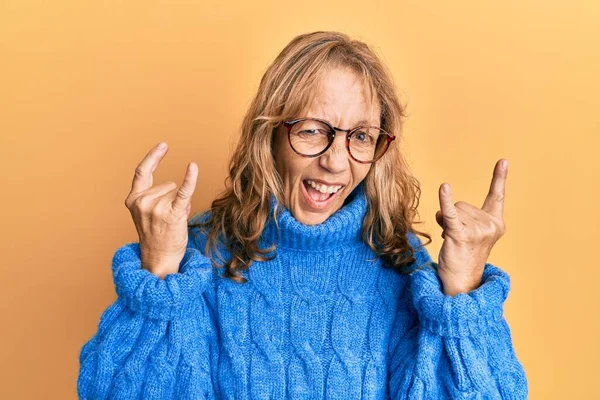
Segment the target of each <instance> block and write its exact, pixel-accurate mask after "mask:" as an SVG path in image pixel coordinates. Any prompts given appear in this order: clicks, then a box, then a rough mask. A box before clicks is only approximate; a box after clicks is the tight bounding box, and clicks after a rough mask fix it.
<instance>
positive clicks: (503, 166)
mask: <svg viewBox="0 0 600 400" xmlns="http://www.w3.org/2000/svg"><path fill="white" fill-rule="evenodd" d="M502 168H504V169H506V168H508V160H504V161H502Z"/></svg>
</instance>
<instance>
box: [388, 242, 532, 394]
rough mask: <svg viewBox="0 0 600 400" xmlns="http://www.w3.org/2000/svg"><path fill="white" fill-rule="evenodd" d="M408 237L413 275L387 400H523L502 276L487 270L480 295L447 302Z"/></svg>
mask: <svg viewBox="0 0 600 400" xmlns="http://www.w3.org/2000/svg"><path fill="white" fill-rule="evenodd" d="M409 237H410V239H409V243H411V245H412V246H413V248H415V259H416V261H415V265H416V266H417V268H416V269H415V270H414V272H412V273H411V274H410V275H409V276H408V281H407V284H406V286H405V289H406V290H404V295H403V298H402V303H403V304H404V305H403V306H401V307H399V308H398V315H397V317H396V321H395V324H396V325H399V326H400V327H401V328H400V329H398V328H397V327H395V328H396V329H395V332H396V333H398V335H397V336H398V337H397V338H395V347H394V348H393V350H391V362H390V377H389V379H390V381H389V385H390V395H391V398H392V399H407V398H410V399H446V398H447V399H466V398H469V399H526V398H527V395H528V383H527V378H526V375H525V371H524V369H523V366H522V365H521V363H520V362H519V360H518V359H517V357H516V354H515V351H514V348H513V345H512V339H511V333H510V329H509V326H508V324H507V322H506V320H505V318H504V315H503V305H504V301H505V300H506V298H507V296H508V292H509V288H510V279H509V276H508V274H507V273H506V272H504V271H502V270H501V269H500V268H498V267H496V266H494V265H492V264H489V263H486V264H485V269H484V273H483V277H482V281H481V282H482V283H481V286H480V287H478V288H477V289H475V290H473V291H471V292H469V293H460V294H458V295H456V296H454V297H452V296H448V295H445V294H444V293H443V288H442V282H441V280H440V278H439V276H438V274H437V263H435V262H433V261H432V259H431V257H430V255H429V253H428V252H427V250H426V249H425V248H424V247H423V246H422V244H421V242H420V240H419V239H418V238H417V237H416V235H413V234H412V233H411V234H410V235H409ZM430 267H433V268H430Z"/></svg>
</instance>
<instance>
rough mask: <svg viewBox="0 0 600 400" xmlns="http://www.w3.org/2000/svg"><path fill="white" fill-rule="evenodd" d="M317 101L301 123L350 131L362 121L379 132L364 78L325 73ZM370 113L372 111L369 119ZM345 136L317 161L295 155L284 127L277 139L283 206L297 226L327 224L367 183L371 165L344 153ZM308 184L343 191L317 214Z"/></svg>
mask: <svg viewBox="0 0 600 400" xmlns="http://www.w3.org/2000/svg"><path fill="white" fill-rule="evenodd" d="M320 82H321V84H320V85H319V87H318V89H317V92H316V95H315V98H314V101H313V102H312V104H310V106H309V109H308V111H307V113H306V114H305V115H299V116H298V118H302V117H313V118H320V119H324V120H326V121H328V122H329V123H331V124H332V125H333V126H335V127H338V128H341V129H350V128H354V127H356V126H358V125H364V123H359V122H360V121H363V120H364V121H368V125H372V126H380V120H379V115H380V112H381V111H380V110H381V108H380V106H379V105H378V104H377V105H374V107H373V108H372V110H369V103H368V97H367V94H366V92H365V90H364V86H363V84H362V82H361V79H360V77H359V76H358V75H357V74H356V73H354V72H353V71H351V70H349V69H342V68H333V69H330V70H327V71H324V72H323V75H322V77H321V81H320ZM369 111H372V112H371V113H369ZM345 143H346V134H345V133H343V132H337V135H336V137H335V140H334V142H333V144H332V145H331V147H330V148H329V149H328V150H327V152H325V153H324V154H322V155H321V156H319V157H314V158H305V157H302V156H300V155H298V154H296V153H295V152H294V150H293V149H292V148H291V147H290V145H289V143H288V138H287V131H286V129H285V128H283V127H281V128H280V129H279V130H278V131H277V136H276V138H275V165H276V168H277V171H278V172H279V174H280V175H281V178H282V180H283V183H284V191H285V205H286V208H287V209H288V210H290V212H291V214H292V215H293V216H294V218H296V219H297V220H298V221H299V222H301V223H303V224H306V225H316V224H320V223H322V222H324V221H325V220H326V219H327V218H329V216H331V215H332V214H334V213H335V212H336V211H337V210H339V209H340V208H341V207H342V206H343V205H344V201H345V200H346V198H347V197H348V195H349V194H350V193H352V190H354V188H356V186H358V184H359V183H360V182H361V181H362V180H363V179H364V178H365V176H366V175H367V173H368V172H369V169H370V168H371V164H361V163H359V162H356V161H354V160H353V159H352V158H351V157H350V155H349V154H348V151H347V150H346V144H345ZM304 179H313V180H322V181H326V182H340V183H341V184H343V185H345V186H344V187H342V188H341V189H340V192H339V193H338V194H337V198H335V199H334V200H333V201H332V203H331V204H330V205H329V207H328V208H327V209H325V210H318V211H315V210H314V209H311V208H310V206H309V205H308V204H307V202H306V200H305V198H304V194H303V192H302V190H303V189H302V185H303V183H302V181H303V180H304Z"/></svg>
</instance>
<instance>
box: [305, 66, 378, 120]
mask: <svg viewBox="0 0 600 400" xmlns="http://www.w3.org/2000/svg"><path fill="white" fill-rule="evenodd" d="M365 83H366V82H365V79H364V78H363V77H362V76H361V75H359V74H357V73H356V72H354V71H352V70H350V69H341V68H333V69H328V70H325V71H324V72H323V73H322V75H321V76H320V78H319V80H318V83H317V84H316V85H315V87H314V89H313V93H312V96H311V101H310V102H309V105H308V107H307V110H306V112H307V116H313V117H321V118H324V119H328V120H329V121H331V122H332V123H339V122H346V123H357V122H363V121H364V122H367V121H368V122H369V123H373V124H375V123H379V118H380V109H381V108H380V106H379V104H378V103H379V102H378V100H377V98H376V97H375V98H373V99H371V92H370V90H369V85H368V84H365ZM372 100H373V101H372Z"/></svg>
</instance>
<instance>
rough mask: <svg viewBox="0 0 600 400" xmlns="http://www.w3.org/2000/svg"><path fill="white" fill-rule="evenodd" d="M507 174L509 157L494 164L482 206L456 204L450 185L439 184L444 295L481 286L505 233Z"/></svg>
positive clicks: (439, 266)
mask: <svg viewBox="0 0 600 400" xmlns="http://www.w3.org/2000/svg"><path fill="white" fill-rule="evenodd" d="M507 176H508V160H506V159H500V160H498V161H497V162H496V165H495V166H494V173H493V176H492V182H491V183H490V188H489V191H488V194H487V196H486V198H485V201H484V202H483V206H482V207H481V209H480V208H478V207H476V206H474V205H471V204H469V203H467V202H464V201H459V202H456V203H454V200H453V199H452V192H451V190H450V185H449V184H447V183H445V184H442V185H441V186H440V188H439V200H440V209H441V210H440V211H438V212H437V213H436V215H435V217H436V221H437V223H438V224H439V225H440V226H441V227H442V229H443V230H444V231H443V232H442V238H443V239H444V243H443V244H442V248H441V250H440V255H439V262H438V264H439V265H438V275H439V276H440V279H441V281H442V284H443V287H444V293H445V294H447V295H449V296H455V295H457V294H459V293H468V292H470V291H472V290H475V289H477V288H478V287H479V286H481V278H482V276H483V271H484V268H485V263H486V262H487V259H488V257H489V256H490V253H491V251H492V247H494V245H495V244H496V242H497V241H498V240H499V239H500V238H501V237H502V236H504V233H505V232H506V225H505V223H504V218H503V212H504V198H505V195H506V178H507ZM446 186H447V188H448V191H447V192H446V191H445V190H444V188H445V187H446Z"/></svg>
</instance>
